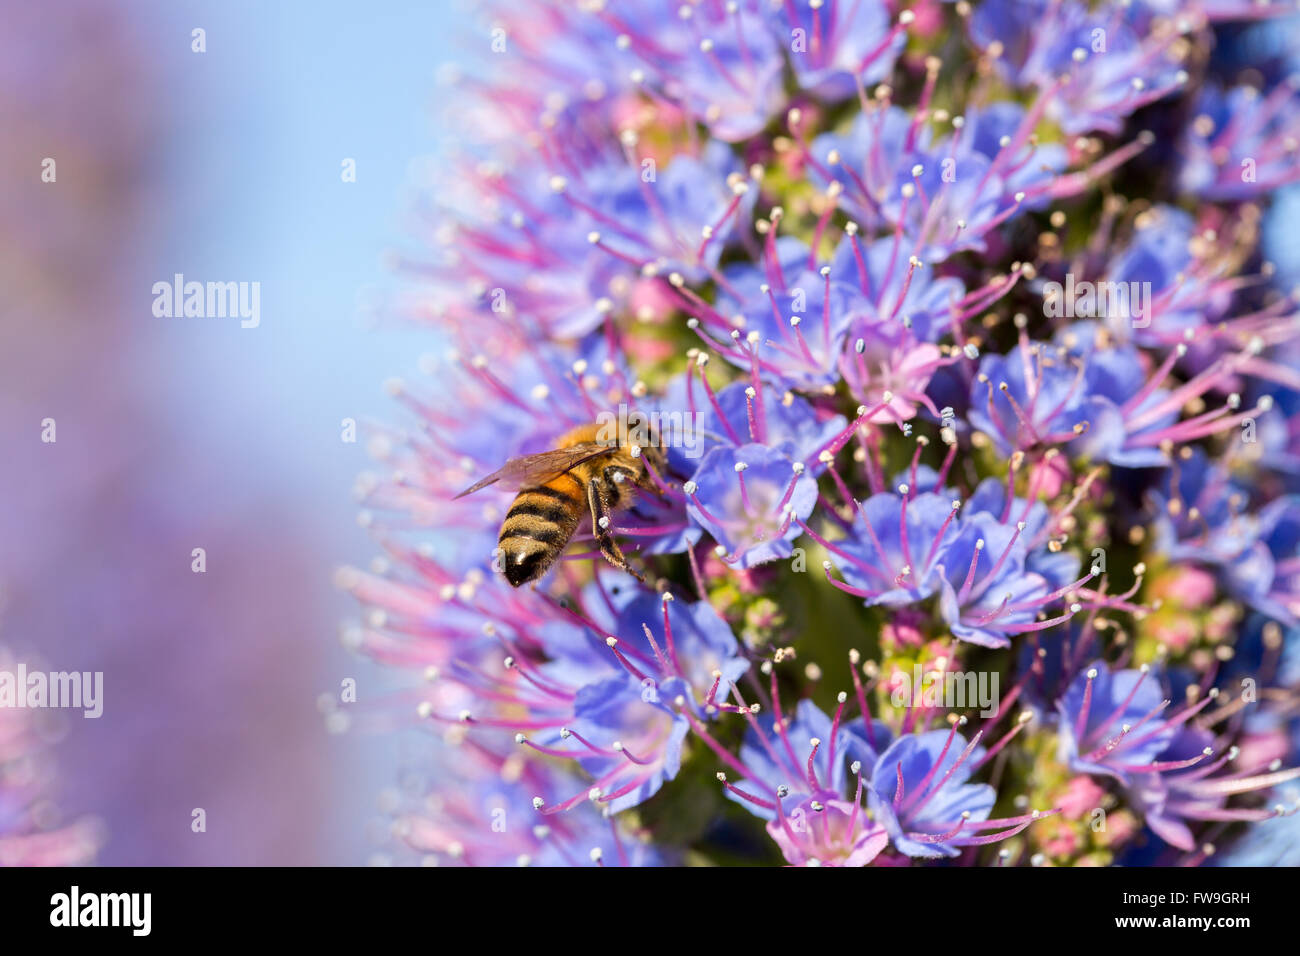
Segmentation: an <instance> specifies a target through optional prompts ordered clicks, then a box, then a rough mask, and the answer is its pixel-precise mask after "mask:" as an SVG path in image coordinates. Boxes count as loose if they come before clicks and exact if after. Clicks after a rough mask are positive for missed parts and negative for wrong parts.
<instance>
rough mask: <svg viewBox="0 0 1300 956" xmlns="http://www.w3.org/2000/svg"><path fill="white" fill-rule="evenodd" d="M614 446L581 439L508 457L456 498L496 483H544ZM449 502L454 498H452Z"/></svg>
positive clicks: (516, 485)
mask: <svg viewBox="0 0 1300 956" xmlns="http://www.w3.org/2000/svg"><path fill="white" fill-rule="evenodd" d="M617 450H618V449H616V448H612V447H610V446H609V445H601V444H598V443H596V442H582V443H581V444H578V445H573V446H571V447H569V448H556V449H553V450H551V451H544V452H540V453H538V454H536V455H524V456H523V457H521V458H512V459H510V461H508V462H506V463H505V464H504V465H503V466H501V467H500V468H498V469H497V470H496V471H494V472H492V474H490V475H488V476H487V477H486V478H484V479H482V480H480V481H476V482H475V483H474V484H472V485H470V486H469V487H468V488H466V489H465V490H464V491H462V492H461V493H460V494H458V495H456V496H455V497H456V498H464V497H465V496H466V495H472V494H473V493H474V492H476V491H478V490H479V489H481V488H486V487H487V486H488V485H494V484H496V483H498V482H500V483H501V484H502V485H504V486H505V487H507V488H512V489H513V488H523V487H525V486H526V485H540V484H545V483H546V482H547V481H548V480H550V479H552V478H555V477H557V476H559V475H562V474H564V473H565V472H566V471H569V470H570V469H571V468H574V467H576V466H578V465H580V464H582V463H583V462H584V461H590V460H591V459H592V458H599V457H600V456H601V455H610V454H613V453H614V452H615V451H617ZM452 500H453V501H454V500H455V498H453V499H452Z"/></svg>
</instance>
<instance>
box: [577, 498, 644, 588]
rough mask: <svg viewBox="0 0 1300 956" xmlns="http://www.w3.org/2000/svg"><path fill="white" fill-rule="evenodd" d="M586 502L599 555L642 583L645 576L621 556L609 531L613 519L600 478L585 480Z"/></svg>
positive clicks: (616, 543) (621, 553)
mask: <svg viewBox="0 0 1300 956" xmlns="http://www.w3.org/2000/svg"><path fill="white" fill-rule="evenodd" d="M587 504H589V505H590V506H591V533H592V534H594V535H595V536H596V543H597V544H599V545H600V553H601V555H602V556H603V557H604V558H605V560H606V561H608V562H609V563H610V564H612V565H614V567H616V568H618V569H620V570H622V571H626V572H627V573H628V574H630V575H632V577H634V578H636V579H637V580H638V581H641V582H642V583H644V582H645V578H643V577H642V576H641V575H639V574H637V573H636V571H634V570H632V568H631V567H629V566H628V563H627V559H626V558H625V557H623V552H622V551H620V550H619V548H618V542H617V541H615V540H614V535H613V534H612V533H610V525H611V523H612V521H613V519H612V518H611V517H610V507H609V499H608V497H607V495H606V493H605V488H604V485H603V484H602V482H601V479H599V478H592V479H591V480H590V481H588V482H587Z"/></svg>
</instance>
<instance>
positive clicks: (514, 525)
mask: <svg viewBox="0 0 1300 956" xmlns="http://www.w3.org/2000/svg"><path fill="white" fill-rule="evenodd" d="M581 504H582V502H581V500H580V499H576V500H575V498H573V497H571V496H570V495H566V494H564V493H563V492H561V491H558V490H556V489H554V488H546V487H541V488H530V489H528V490H526V491H523V492H521V493H520V494H519V497H518V498H516V499H515V501H514V504H512V505H511V506H510V511H509V512H507V514H506V520H505V521H504V522H503V523H502V525H501V535H500V537H499V539H498V543H499V544H500V545H501V551H502V555H503V557H504V559H505V560H504V565H505V566H504V571H505V576H506V580H507V581H509V582H510V584H511V585H513V586H514V587H519V586H520V585H521V584H524V583H526V582H528V581H532V580H533V579H535V578H538V577H541V576H542V575H543V574H545V573H546V569H547V568H549V567H550V566H551V564H552V563H553V562H554V561H555V559H556V557H558V556H559V554H560V552H561V551H562V550H564V546H565V545H566V544H568V543H569V538H571V537H572V536H573V532H574V530H575V529H576V528H577V525H578V516H579V515H580V514H581V511H580V507H581Z"/></svg>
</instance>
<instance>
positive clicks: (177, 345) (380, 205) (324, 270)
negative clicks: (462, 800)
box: [139, 0, 467, 863]
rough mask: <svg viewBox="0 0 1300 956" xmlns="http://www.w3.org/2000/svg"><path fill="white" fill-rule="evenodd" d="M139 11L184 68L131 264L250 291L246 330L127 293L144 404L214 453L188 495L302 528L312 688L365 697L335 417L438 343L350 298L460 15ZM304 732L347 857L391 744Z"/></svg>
mask: <svg viewBox="0 0 1300 956" xmlns="http://www.w3.org/2000/svg"><path fill="white" fill-rule="evenodd" d="M156 9H157V12H158V17H159V20H158V23H157V24H156V28H158V27H160V28H161V29H160V30H159V31H158V39H157V40H155V42H159V41H160V40H161V41H163V42H167V41H168V40H169V39H174V41H175V42H176V43H177V48H178V50H179V51H180V55H178V56H176V57H175V58H174V61H173V62H174V66H173V69H177V70H180V71H183V72H184V73H185V74H186V76H185V77H184V79H183V81H182V82H181V83H180V84H179V85H178V87H177V88H175V90H174V91H173V102H172V104H171V106H172V108H173V109H174V110H175V115H176V116H177V117H178V120H179V127H178V129H177V135H176V140H175V141H174V142H173V143H172V144H170V149H171V150H172V151H173V152H172V155H171V156H170V159H169V161H168V163H167V164H166V176H167V185H168V193H169V195H171V196H172V197H174V202H175V205H174V206H172V208H171V210H170V213H169V215H168V216H167V220H168V223H167V225H168V226H169V228H168V229H167V230H166V232H167V233H168V234H169V238H167V240H166V241H165V243H164V246H163V249H162V250H161V252H160V256H159V257H156V258H155V260H154V261H155V263H156V268H154V269H153V271H152V272H151V273H150V275H151V276H153V277H154V281H157V280H158V279H164V278H166V277H169V276H170V275H171V274H172V272H174V271H181V272H184V273H186V274H187V275H191V276H193V277H194V278H196V279H200V280H202V281H206V280H209V279H213V280H226V279H233V280H245V279H247V280H253V279H256V280H258V281H260V282H261V289H262V303H261V309H262V320H261V326H260V327H259V328H257V329H247V330H245V329H240V328H238V326H237V324H235V323H231V322H223V321H222V320H219V319H218V320H206V319H199V320H189V321H187V320H184V319H174V320H167V319H162V320H155V319H154V318H153V317H152V316H151V315H150V314H149V312H148V308H147V306H148V302H147V301H144V302H142V308H141V314H140V316H139V319H140V321H141V322H146V323H147V322H157V326H158V327H157V331H156V334H151V335H150V336H149V339H148V341H149V345H150V351H151V353H152V355H151V358H150V361H151V363H152V362H156V363H157V365H156V367H157V368H159V369H165V370H166V371H167V373H168V375H167V377H166V379H165V380H163V381H162V385H163V387H164V388H165V389H166V397H164V396H159V401H166V402H167V403H168V405H169V406H170V408H171V409H172V414H173V416H174V417H175V420H176V421H177V422H178V423H182V427H183V428H184V429H185V430H186V431H187V432H189V433H191V434H193V435H194V436H196V438H199V437H200V436H201V440H200V441H199V442H196V448H198V447H201V448H202V449H203V454H204V455H205V456H206V457H207V460H208V461H209V462H210V464H211V465H212V466H213V468H212V472H211V476H212V481H211V483H210V485H209V486H208V487H207V488H205V489H204V498H205V499H206V500H208V501H210V502H213V503H214V504H220V502H222V501H223V499H229V498H233V497H237V496H243V495H248V494H258V495H267V494H270V495H271V496H273V497H274V498H276V499H278V500H279V501H280V502H282V505H283V509H284V510H283V512H282V516H283V525H282V527H281V528H279V529H270V530H271V532H272V534H271V535H269V537H272V538H277V537H278V538H281V539H282V540H283V541H284V542H285V545H286V547H291V546H292V545H291V541H292V537H293V534H294V529H295V528H298V527H301V526H303V525H305V524H309V525H310V526H311V527H312V528H313V531H314V539H315V544H316V545H317V547H320V548H322V549H323V550H322V551H321V552H319V553H316V554H314V555H312V560H310V561H309V562H308V563H307V567H308V568H309V569H310V570H311V571H314V572H315V583H316V584H317V585H318V590H317V591H316V592H315V593H314V595H313V596H314V597H315V598H316V600H315V601H314V602H313V606H312V607H310V608H302V609H300V613H299V614H296V615H293V616H294V617H295V618H297V619H298V620H300V621H301V626H302V627H303V628H305V629H306V630H308V631H310V632H311V633H312V637H313V638H314V639H315V640H316V642H317V643H318V646H319V648H320V652H321V656H322V658H324V660H325V668H324V674H325V676H326V677H327V678H328V677H330V676H331V675H333V680H332V682H331V683H330V684H329V685H328V686H326V685H322V687H321V690H322V691H331V690H332V691H334V692H337V690H338V681H339V679H341V678H342V677H344V676H355V677H357V678H358V681H359V684H360V690H359V692H360V694H361V695H363V697H364V696H367V695H375V694H378V693H380V692H382V690H381V689H382V687H383V686H384V684H385V675H384V674H383V673H382V672H381V671H379V669H377V668H374V667H371V666H368V665H365V664H363V663H361V662H358V661H356V660H355V659H354V658H353V657H352V656H351V655H349V654H348V653H347V652H345V651H344V650H343V649H342V648H341V647H340V646H339V644H338V641H337V640H336V639H335V635H336V633H337V626H338V621H339V620H340V619H343V618H345V617H347V616H352V615H355V613H356V608H355V606H354V604H353V602H352V601H351V599H350V598H348V597H347V596H346V595H343V594H341V593H339V592H337V591H335V590H334V589H333V587H332V586H331V584H330V576H331V572H332V570H333V568H334V567H335V566H336V565H338V564H343V563H350V562H356V563H361V562H363V561H364V560H366V559H367V558H368V557H369V556H370V555H371V554H372V553H373V551H374V546H373V544H372V543H371V541H370V539H369V537H368V535H367V534H366V532H365V531H364V530H362V529H361V528H359V527H358V526H357V523H356V521H355V520H354V519H355V513H356V508H355V505H354V504H353V499H352V496H351V488H352V484H353V482H354V480H355V478H356V475H357V473H358V472H359V471H361V470H362V469H363V468H365V467H366V466H367V461H366V457H365V452H364V447H365V445H364V436H363V437H362V438H361V439H360V440H359V441H358V443H357V444H353V445H348V444H344V443H343V442H342V441H341V440H340V422H341V420H342V419H344V418H347V417H351V418H355V419H358V420H359V421H364V420H366V419H387V420H393V419H394V418H396V417H398V416H400V414H401V410H400V409H399V408H398V407H397V405H396V403H394V402H393V401H392V399H391V397H389V396H388V395H387V394H386V393H385V392H384V390H383V387H382V383H383V382H384V380H385V379H386V378H388V377H390V376H393V375H410V374H411V373H413V372H414V370H415V364H416V361H417V359H418V357H419V355H420V354H422V353H423V352H425V351H428V350H430V349H431V348H434V347H436V344H437V343H436V341H435V340H434V339H433V338H432V337H431V334H430V333H429V332H427V331H424V330H417V329H412V328H409V327H405V326H403V325H402V324H401V323H400V322H394V321H389V320H386V321H384V322H383V323H382V324H381V325H380V326H379V327H373V323H370V322H367V321H366V315H365V310H364V309H362V308H360V306H361V305H363V304H364V303H367V302H370V301H372V300H380V301H382V299H383V296H384V292H385V290H387V289H390V288H393V287H394V285H395V282H396V280H395V279H394V277H393V276H392V275H391V273H390V272H389V271H388V270H386V269H385V267H384V264H383V261H382V260H383V256H384V253H385V251H386V250H387V249H388V248H390V247H392V246H394V245H395V244H398V243H400V242H402V241H403V240H404V239H406V238H408V237H407V232H406V225H405V222H406V214H407V211H408V207H409V197H408V189H409V188H410V187H409V183H410V181H411V174H410V171H411V168H412V165H413V163H414V162H415V161H417V160H418V159H419V158H420V157H423V156H427V155H430V154H433V153H436V152H437V151H438V149H439V146H440V144H441V143H442V142H443V141H444V140H445V138H446V136H447V135H448V131H447V130H445V129H443V128H441V124H440V121H439V120H440V116H439V114H440V109H439V102H438V99H437V92H438V91H437V88H436V82H435V75H436V73H437V70H438V67H439V66H440V64H443V63H446V62H448V61H451V60H454V54H455V48H456V41H457V40H458V39H460V38H463V36H464V35H465V33H466V32H467V28H466V27H465V21H466V17H465V14H464V11H463V9H462V8H460V6H459V5H456V4H452V3H449V2H394V0H387V2H384V0H381V2H375V3H365V4H357V3H347V2H341V0H323V2H322V0H292V2H277V3H265V2H259V0H235V2H222V3H214V2H193V3H184V4H179V5H178V4H175V3H171V2H168V3H159V4H157V5H156ZM195 26H201V27H203V28H204V29H205V30H206V31H207V37H206V39H207V52H206V53H204V54H195V53H192V52H189V45H190V31H191V29H192V28H193V27H195ZM180 91H184V92H185V94H186V101H184V102H182V101H180V100H179V97H177V96H176V95H175V93H176V92H180ZM344 158H352V159H355V160H356V182H355V183H345V182H343V181H342V177H341V175H340V174H341V170H342V166H341V164H342V161H343V160H344ZM143 288H146V286H142V289H143ZM190 490H191V491H193V490H194V489H190ZM232 504H233V502H232ZM268 520H272V519H268ZM243 559H244V557H243V556H241V560H243ZM309 643H310V642H303V641H298V642H296V646H304V645H305V644H309ZM305 703H306V704H309V705H310V704H313V701H311V700H308V701H306V702H305ZM286 745H290V742H288V741H286ZM304 745H307V746H321V747H325V748H327V752H328V755H329V763H328V784H329V785H328V787H327V789H326V792H325V793H323V794H320V795H318V798H319V799H323V800H324V801H326V803H327V806H328V808H329V811H328V814H327V815H326V816H325V818H324V819H323V821H322V822H323V823H324V826H325V832H324V833H322V834H321V837H320V841H319V846H318V847H317V852H318V853H319V856H320V858H321V859H320V862H329V863H356V862H362V861H364V860H366V859H367V858H368V857H369V856H370V854H371V852H372V850H373V849H374V848H373V847H372V846H370V845H369V844H368V843H367V842H365V823H366V820H367V819H368V818H369V817H371V816H373V809H374V806H375V800H376V796H377V794H378V793H379V791H380V789H382V788H383V787H384V786H389V785H393V784H395V783H396V774H397V763H398V761H399V757H398V755H397V753H396V751H395V741H394V740H393V739H392V738H391V737H387V736H367V735H365V734H364V733H350V734H348V735H345V736H343V737H340V738H337V739H328V738H326V737H325V734H324V732H323V730H322V731H321V735H320V739H319V740H315V741H308V742H305V743H304ZM311 796H312V795H311V794H310V793H304V797H306V798H308V799H310V798H311Z"/></svg>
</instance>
